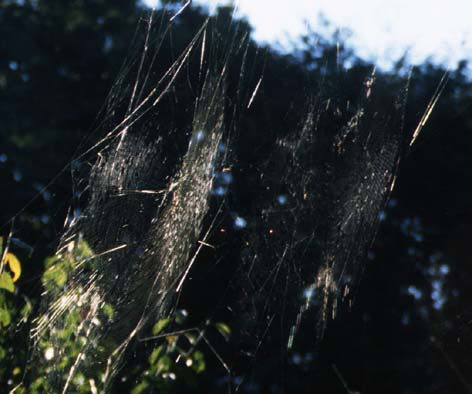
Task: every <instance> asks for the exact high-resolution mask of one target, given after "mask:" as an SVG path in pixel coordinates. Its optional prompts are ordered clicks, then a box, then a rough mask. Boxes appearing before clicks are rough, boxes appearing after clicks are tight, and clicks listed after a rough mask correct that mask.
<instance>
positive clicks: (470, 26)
mask: <svg viewBox="0 0 472 394" xmlns="http://www.w3.org/2000/svg"><path fill="white" fill-rule="evenodd" d="M145 1H146V2H147V3H149V4H158V0H145ZM194 2H195V3H198V4H202V5H205V6H208V7H209V8H210V10H214V9H215V8H216V6H217V5H218V4H228V3H230V2H231V3H233V4H235V5H236V7H237V9H238V14H239V15H240V16H244V17H246V18H247V19H248V20H249V22H250V23H251V24H252V25H253V27H254V28H255V38H256V39H257V40H258V41H260V42H265V43H271V44H279V45H281V46H282V47H283V48H286V49H289V48H290V45H289V42H291V40H294V39H296V38H297V37H298V36H299V35H300V34H302V33H303V32H304V31H306V26H307V23H308V24H309V25H310V26H311V27H312V28H313V29H315V30H316V29H319V28H320V22H319V15H320V14H322V15H323V16H324V17H325V18H326V19H327V20H328V21H330V22H331V23H332V24H333V26H335V27H338V28H342V29H347V31H350V32H351V34H350V37H349V38H348V41H347V42H348V44H350V45H351V46H352V47H354V48H355V49H356V52H357V54H358V55H360V56H361V57H363V58H365V59H368V60H374V61H376V62H377V63H378V64H380V66H384V67H388V65H389V64H391V62H392V61H394V60H396V59H398V58H399V57H401V56H402V55H403V54H404V53H405V52H407V53H408V56H409V60H410V62H411V63H413V64H417V63H421V62H422V61H424V60H425V59H426V58H430V59H432V60H433V61H436V62H441V63H443V64H446V65H448V66H451V67H454V66H455V65H456V64H457V62H458V61H459V60H461V59H464V58H471V57H472V0H448V1H447V2H446V1H444V0H234V1H228V0H194Z"/></svg>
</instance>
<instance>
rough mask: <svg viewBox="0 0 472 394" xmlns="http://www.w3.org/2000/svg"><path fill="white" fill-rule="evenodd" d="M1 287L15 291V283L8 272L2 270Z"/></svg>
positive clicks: (0, 276)
mask: <svg viewBox="0 0 472 394" xmlns="http://www.w3.org/2000/svg"><path fill="white" fill-rule="evenodd" d="M0 289H5V290H8V291H9V292H10V293H14V292H15V284H14V283H13V280H12V278H11V275H10V274H9V273H8V272H2V274H1V275H0Z"/></svg>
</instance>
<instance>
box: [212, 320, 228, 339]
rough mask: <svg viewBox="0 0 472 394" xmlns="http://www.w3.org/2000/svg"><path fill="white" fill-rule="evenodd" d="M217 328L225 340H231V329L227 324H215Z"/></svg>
mask: <svg viewBox="0 0 472 394" xmlns="http://www.w3.org/2000/svg"><path fill="white" fill-rule="evenodd" d="M215 328H216V329H217V330H218V331H219V333H220V334H221V335H222V336H223V337H224V339H226V340H229V337H230V335H231V328H229V326H228V325H227V324H225V323H221V322H220V323H215Z"/></svg>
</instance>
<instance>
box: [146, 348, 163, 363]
mask: <svg viewBox="0 0 472 394" xmlns="http://www.w3.org/2000/svg"><path fill="white" fill-rule="evenodd" d="M163 351H164V348H163V347H162V346H158V347H157V348H155V349H154V350H153V351H152V353H151V355H150V356H149V364H151V365H154V364H155V363H156V361H157V360H158V359H159V357H160V356H161V354H162V353H163Z"/></svg>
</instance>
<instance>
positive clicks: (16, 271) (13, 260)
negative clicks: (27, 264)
mask: <svg viewBox="0 0 472 394" xmlns="http://www.w3.org/2000/svg"><path fill="white" fill-rule="evenodd" d="M5 264H8V266H9V267H10V270H11V272H12V273H13V282H16V281H17V280H18V279H19V278H20V276H21V263H20V260H18V258H17V257H16V256H15V255H14V254H13V253H7V255H6V256H5Z"/></svg>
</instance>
